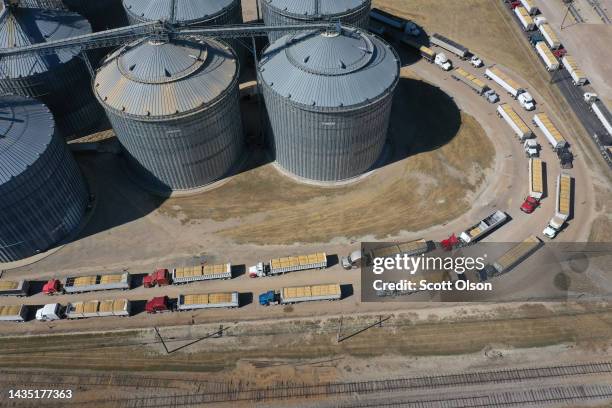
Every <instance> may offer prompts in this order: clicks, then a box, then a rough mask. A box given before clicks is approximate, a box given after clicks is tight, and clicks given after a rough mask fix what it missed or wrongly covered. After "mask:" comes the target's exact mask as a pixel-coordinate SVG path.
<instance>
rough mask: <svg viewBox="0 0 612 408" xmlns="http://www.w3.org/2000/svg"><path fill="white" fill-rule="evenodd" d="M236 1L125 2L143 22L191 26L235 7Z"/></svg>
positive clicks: (130, 10) (129, 9)
mask: <svg viewBox="0 0 612 408" xmlns="http://www.w3.org/2000/svg"><path fill="white" fill-rule="evenodd" d="M235 1H236V0H123V4H124V7H125V9H126V10H128V12H129V13H132V14H134V15H135V16H137V17H138V18H139V19H143V20H171V21H178V22H181V23H185V24H189V23H191V22H194V21H205V20H210V19H213V18H215V17H216V16H218V15H219V14H222V13H223V12H225V11H226V10H227V9H229V8H231V7H232V6H234V3H235Z"/></svg>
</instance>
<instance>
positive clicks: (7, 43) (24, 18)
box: [0, 7, 91, 78]
mask: <svg viewBox="0 0 612 408" xmlns="http://www.w3.org/2000/svg"><path fill="white" fill-rule="evenodd" d="M89 33H91V25H90V24H89V22H87V20H86V19H85V18H84V17H82V16H81V15H79V14H77V13H72V12H70V11H65V10H43V9H36V8H20V7H8V8H4V9H3V10H2V11H1V15H0V47H2V48H16V47H25V46H28V45H33V44H38V43H42V42H46V41H55V40H61V39H64V38H70V37H74V36H77V35H84V34H89ZM80 51H81V50H80V48H79V47H74V48H69V49H62V50H59V51H57V52H56V53H54V54H52V55H44V56H39V55H34V56H27V57H23V58H11V59H6V58H4V59H1V60H0V75H2V76H3V77H5V78H19V77H27V76H30V75H35V74H39V73H42V72H45V71H47V70H50V69H52V68H54V67H55V66H57V65H60V64H63V63H66V62H68V61H70V60H71V59H72V58H74V57H75V56H76V55H77V54H78V53H79V52H80Z"/></svg>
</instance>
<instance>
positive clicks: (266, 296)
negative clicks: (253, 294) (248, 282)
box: [259, 290, 280, 306]
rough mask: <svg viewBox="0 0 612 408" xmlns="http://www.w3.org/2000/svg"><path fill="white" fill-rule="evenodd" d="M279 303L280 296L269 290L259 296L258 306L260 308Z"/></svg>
mask: <svg viewBox="0 0 612 408" xmlns="http://www.w3.org/2000/svg"><path fill="white" fill-rule="evenodd" d="M279 303H280V294H279V293H278V292H275V291H273V290H269V291H267V292H264V293H262V294H260V295H259V304H260V305H261V306H270V305H277V304H279Z"/></svg>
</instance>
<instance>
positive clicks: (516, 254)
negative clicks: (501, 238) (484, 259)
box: [480, 235, 543, 281]
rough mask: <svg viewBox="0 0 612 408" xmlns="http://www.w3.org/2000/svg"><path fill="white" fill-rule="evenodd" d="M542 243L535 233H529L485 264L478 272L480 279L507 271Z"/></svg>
mask: <svg viewBox="0 0 612 408" xmlns="http://www.w3.org/2000/svg"><path fill="white" fill-rule="evenodd" d="M542 245H543V244H542V241H541V240H540V238H538V237H536V236H535V235H531V236H530V237H529V238H527V239H525V240H524V241H523V242H521V243H520V244H517V245H516V246H514V247H512V248H511V249H510V250H509V251H508V252H506V253H505V254H503V255H502V256H501V257H500V258H499V259H498V260H497V261H495V262H494V263H493V264H492V265H487V266H486V267H485V268H484V270H483V271H481V272H480V280H481V281H485V280H488V279H490V278H493V277H495V276H499V275H501V274H503V273H506V272H509V271H510V270H511V269H512V268H514V267H516V266H517V265H519V264H520V263H521V262H523V261H524V260H525V259H527V258H529V257H530V256H531V255H532V254H533V253H534V252H536V251H537V250H538V249H539V248H540V247H541V246H542Z"/></svg>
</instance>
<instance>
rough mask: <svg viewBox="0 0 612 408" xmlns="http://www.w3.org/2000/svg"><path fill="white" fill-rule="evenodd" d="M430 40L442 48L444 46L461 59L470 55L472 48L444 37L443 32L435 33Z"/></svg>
mask: <svg viewBox="0 0 612 408" xmlns="http://www.w3.org/2000/svg"><path fill="white" fill-rule="evenodd" d="M429 41H430V42H431V43H432V44H434V45H437V46H438V47H440V48H444V49H445V50H447V51H450V52H452V53H453V54H455V55H457V56H458V57H460V58H461V59H466V58H467V57H468V56H469V55H470V50H468V49H467V48H466V47H464V46H463V45H461V44H459V43H457V42H455V41H453V40H451V39H449V38H446V37H444V36H443V35H441V34H438V33H434V34H433V35H432V36H431V37H430V38H429Z"/></svg>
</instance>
